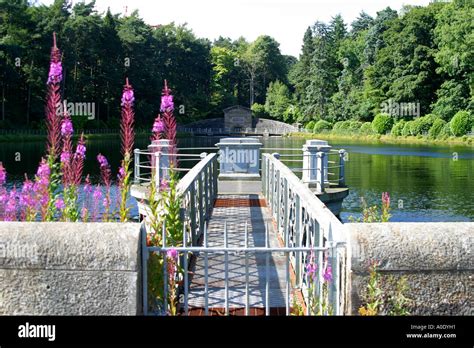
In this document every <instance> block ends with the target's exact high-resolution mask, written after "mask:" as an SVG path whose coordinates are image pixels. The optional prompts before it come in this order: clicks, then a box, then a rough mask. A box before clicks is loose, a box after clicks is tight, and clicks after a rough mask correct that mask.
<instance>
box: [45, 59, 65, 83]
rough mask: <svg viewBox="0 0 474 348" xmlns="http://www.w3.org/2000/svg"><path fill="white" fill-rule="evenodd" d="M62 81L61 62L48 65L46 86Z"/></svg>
mask: <svg viewBox="0 0 474 348" xmlns="http://www.w3.org/2000/svg"><path fill="white" fill-rule="evenodd" d="M62 79H63V66H62V64H61V61H59V62H51V63H50V65H49V73H48V82H47V84H48V85H49V84H52V83H60V82H61V81H62Z"/></svg>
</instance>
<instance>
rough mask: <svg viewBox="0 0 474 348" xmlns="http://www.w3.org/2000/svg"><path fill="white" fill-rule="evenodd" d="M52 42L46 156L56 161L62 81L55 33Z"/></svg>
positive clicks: (59, 133)
mask: <svg viewBox="0 0 474 348" xmlns="http://www.w3.org/2000/svg"><path fill="white" fill-rule="evenodd" d="M53 41H54V43H53V47H52V49H51V58H50V69H49V74H48V81H47V84H48V94H47V97H46V129H47V131H48V136H47V139H48V142H47V151H48V155H49V156H51V157H52V158H53V159H54V160H56V158H57V157H59V154H60V151H61V149H60V147H61V115H60V114H58V112H57V111H58V105H61V92H60V82H61V80H62V65H61V52H60V50H59V49H58V47H57V46H56V33H53Z"/></svg>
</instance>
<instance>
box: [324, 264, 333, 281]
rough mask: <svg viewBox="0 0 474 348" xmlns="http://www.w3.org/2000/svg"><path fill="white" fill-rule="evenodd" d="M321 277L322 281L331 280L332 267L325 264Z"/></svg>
mask: <svg viewBox="0 0 474 348" xmlns="http://www.w3.org/2000/svg"><path fill="white" fill-rule="evenodd" d="M323 278H324V281H326V282H328V283H329V282H330V281H331V280H332V268H331V266H330V265H327V266H326V269H325V270H324V274H323Z"/></svg>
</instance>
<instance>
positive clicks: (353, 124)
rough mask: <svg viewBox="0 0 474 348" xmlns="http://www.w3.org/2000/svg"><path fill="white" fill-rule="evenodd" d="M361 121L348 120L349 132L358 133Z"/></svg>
mask: <svg viewBox="0 0 474 348" xmlns="http://www.w3.org/2000/svg"><path fill="white" fill-rule="evenodd" d="M362 124H363V123H362V122H360V121H350V122H349V126H348V129H349V131H350V132H351V133H358V132H359V130H360V127H362Z"/></svg>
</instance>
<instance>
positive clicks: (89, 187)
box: [84, 174, 93, 195]
mask: <svg viewBox="0 0 474 348" xmlns="http://www.w3.org/2000/svg"><path fill="white" fill-rule="evenodd" d="M92 191H93V189H92V185H91V179H90V177H89V174H87V176H86V180H85V184H84V193H85V194H86V195H89V194H91V193H92Z"/></svg>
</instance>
